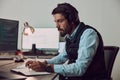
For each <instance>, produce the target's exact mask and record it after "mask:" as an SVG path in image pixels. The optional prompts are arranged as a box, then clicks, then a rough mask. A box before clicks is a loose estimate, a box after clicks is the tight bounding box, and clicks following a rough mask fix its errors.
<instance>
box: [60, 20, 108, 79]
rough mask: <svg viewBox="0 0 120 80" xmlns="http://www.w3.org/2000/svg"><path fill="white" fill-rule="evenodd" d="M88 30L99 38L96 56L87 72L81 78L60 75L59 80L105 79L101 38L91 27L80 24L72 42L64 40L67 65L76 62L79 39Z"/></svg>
mask: <svg viewBox="0 0 120 80" xmlns="http://www.w3.org/2000/svg"><path fill="white" fill-rule="evenodd" d="M88 28H91V29H93V30H95V31H96V32H97V35H98V37H99V45H98V48H97V51H96V54H95V56H94V57H93V60H92V62H91V64H90V65H89V67H88V69H87V71H86V72H85V74H84V75H83V76H75V77H64V76H62V75H60V80H97V79H100V78H103V77H105V75H106V72H105V71H106V69H105V61H104V49H103V40H102V37H101V35H100V34H99V32H98V31H97V30H96V29H94V28H93V27H90V26H88V25H85V24H84V23H82V22H81V24H80V26H79V28H78V30H77V32H76V34H75V36H74V38H73V39H72V40H70V39H66V52H67V55H68V58H69V64H71V63H75V62H76V59H77V57H78V48H79V43H80V37H81V35H82V33H83V32H84V31H85V30H86V29H88ZM81 54H82V53H81Z"/></svg>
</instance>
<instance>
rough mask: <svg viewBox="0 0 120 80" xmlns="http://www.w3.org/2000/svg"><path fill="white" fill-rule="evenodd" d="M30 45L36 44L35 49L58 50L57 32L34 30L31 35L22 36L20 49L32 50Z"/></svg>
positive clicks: (51, 29) (43, 29) (49, 29)
mask: <svg viewBox="0 0 120 80" xmlns="http://www.w3.org/2000/svg"><path fill="white" fill-rule="evenodd" d="M32 44H36V48H37V49H43V50H47V49H58V46H59V32H58V30H57V28H35V32H34V33H33V34H31V35H28V36H26V35H23V37H22V49H23V50H30V49H32Z"/></svg>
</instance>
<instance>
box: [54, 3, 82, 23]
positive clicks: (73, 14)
mask: <svg viewBox="0 0 120 80" xmlns="http://www.w3.org/2000/svg"><path fill="white" fill-rule="evenodd" d="M56 13H60V14H62V15H63V16H64V17H65V18H66V19H67V20H68V22H69V23H71V22H74V23H75V24H76V25H78V24H79V22H80V21H79V17H78V11H77V10H76V8H75V7H73V6H72V5H71V4H69V3H61V4H58V5H57V7H56V8H54V9H53V11H52V15H54V14H56Z"/></svg>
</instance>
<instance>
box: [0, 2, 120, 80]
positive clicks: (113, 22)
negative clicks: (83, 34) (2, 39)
mask: <svg viewBox="0 0 120 80" xmlns="http://www.w3.org/2000/svg"><path fill="white" fill-rule="evenodd" d="M60 2H69V3H71V4H72V5H74V6H75V7H76V8H77V9H78V11H79V17H80V20H81V21H83V22H85V23H86V24H89V25H92V26H94V27H95V28H96V29H98V30H99V31H100V33H101V34H102V36H103V40H104V44H105V45H117V46H120V37H118V36H119V33H120V31H119V30H120V24H119V21H120V0H51V1H50V0H49V1H48V0H0V18H6V19H15V20H19V21H20V24H19V30H20V32H19V46H18V48H21V30H22V29H23V23H24V22H25V21H28V22H29V24H30V25H32V26H34V27H55V24H54V20H53V17H52V15H51V11H52V9H53V8H54V7H55V6H56V4H57V3H60ZM119 60H120V52H119V54H118V55H117V59H116V61H115V65H114V67H113V72H112V76H113V80H120V76H119V75H120V68H119V67H120V64H119Z"/></svg>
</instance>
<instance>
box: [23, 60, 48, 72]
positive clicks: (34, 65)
mask: <svg viewBox="0 0 120 80" xmlns="http://www.w3.org/2000/svg"><path fill="white" fill-rule="evenodd" d="M25 66H27V67H29V68H31V69H32V70H34V71H37V72H43V71H45V68H46V66H47V63H46V61H44V62H40V61H31V60H30V61H28V62H26V65H25Z"/></svg>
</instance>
